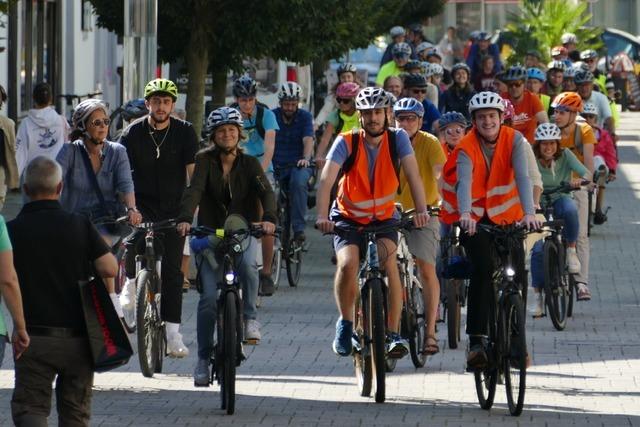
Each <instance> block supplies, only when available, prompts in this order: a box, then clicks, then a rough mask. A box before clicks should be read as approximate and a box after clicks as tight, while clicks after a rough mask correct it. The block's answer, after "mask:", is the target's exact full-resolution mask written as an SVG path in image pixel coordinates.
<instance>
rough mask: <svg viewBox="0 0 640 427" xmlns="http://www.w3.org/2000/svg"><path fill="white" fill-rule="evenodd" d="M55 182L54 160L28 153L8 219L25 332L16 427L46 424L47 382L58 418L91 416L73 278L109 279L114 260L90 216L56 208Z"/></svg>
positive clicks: (87, 353) (58, 182) (88, 360)
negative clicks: (21, 197) (21, 195)
mask: <svg viewBox="0 0 640 427" xmlns="http://www.w3.org/2000/svg"><path fill="white" fill-rule="evenodd" d="M62 186H63V184H62V168H61V167H60V165H59V164H58V163H57V162H56V161H55V160H52V159H50V158H48V157H45V156H38V157H36V158H34V159H33V160H32V161H31V162H30V163H29V164H28V165H27V167H26V168H25V171H24V184H23V190H24V191H25V192H26V193H27V195H28V196H29V199H30V202H28V203H26V204H25V205H24V206H23V207H22V210H21V211H20V213H19V214H18V216H17V218H16V219H14V220H13V221H10V222H9V223H8V224H7V225H8V229H9V236H10V238H11V242H12V243H13V251H14V252H13V253H14V264H15V268H16V271H17V274H18V279H19V282H20V290H21V292H22V298H23V306H24V317H25V320H26V330H27V332H28V333H29V336H30V337H31V343H30V345H29V347H28V348H27V350H26V351H25V352H24V353H23V354H22V357H20V358H19V359H18V360H16V363H15V388H14V390H13V397H12V398H11V414H12V416H13V422H14V423H15V424H16V425H17V426H36V425H37V426H46V425H47V417H48V416H49V413H50V412H51V393H52V383H53V381H54V380H55V388H56V404H57V409H58V424H59V425H61V426H88V425H89V421H90V418H91V387H92V386H93V357H92V354H91V347H90V345H89V338H88V334H87V328H86V324H85V320H84V313H83V309H82V302H81V299H80V288H79V286H78V282H79V281H81V280H87V279H88V278H89V277H90V276H92V275H93V274H94V271H95V273H96V274H97V275H98V276H100V277H102V278H109V277H115V275H116V272H117V271H118V265H117V262H116V259H115V257H114V256H113V254H112V253H111V252H110V250H109V246H107V244H106V243H105V242H104V240H103V239H102V237H101V236H100V234H99V233H98V230H96V229H95V227H94V226H93V225H92V224H91V222H90V221H89V219H88V218H86V217H85V216H83V215H78V214H74V213H70V212H67V211H65V210H63V209H62V206H61V205H60V202H59V198H60V193H61V191H62ZM61 249H64V250H61ZM34 267H35V268H34Z"/></svg>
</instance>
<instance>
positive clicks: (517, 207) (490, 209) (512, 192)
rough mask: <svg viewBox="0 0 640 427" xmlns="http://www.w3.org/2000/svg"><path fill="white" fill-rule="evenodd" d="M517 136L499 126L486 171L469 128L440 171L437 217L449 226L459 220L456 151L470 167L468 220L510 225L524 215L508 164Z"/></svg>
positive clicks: (473, 135)
mask: <svg viewBox="0 0 640 427" xmlns="http://www.w3.org/2000/svg"><path fill="white" fill-rule="evenodd" d="M518 137H521V135H519V134H517V133H516V131H515V130H513V129H512V128H509V127H506V126H502V128H501V130H500V135H499V136H498V142H497V143H496V148H495V153H494V154H493V160H492V161H491V168H490V169H489V170H488V171H487V165H486V161H485V158H484V154H483V153H482V148H481V147H480V144H481V142H480V141H479V140H478V139H477V137H476V130H475V129H473V131H472V132H469V133H468V134H467V135H466V136H465V137H464V138H463V139H462V141H460V144H458V146H457V147H456V149H455V150H454V151H453V154H452V155H451V156H449V159H448V160H447V163H445V165H444V168H443V188H442V198H443V202H442V208H443V212H441V215H440V219H441V220H442V222H444V223H446V224H451V223H453V222H455V221H458V220H459V219H460V213H459V212H458V198H457V195H456V183H457V173H456V163H457V161H458V154H459V152H460V151H464V153H465V154H466V155H467V156H468V157H469V159H470V160H471V162H472V164H473V173H472V176H471V217H472V218H473V219H475V220H476V221H479V220H480V219H481V218H483V217H484V216H487V217H488V218H489V219H490V220H491V221H492V222H493V223H495V224H513V223H514V222H516V221H519V220H520V219H521V218H522V217H523V216H524V211H523V209H522V205H521V204H520V197H519V195H518V187H517V185H516V179H515V172H514V170H513V167H512V165H511V153H512V152H513V142H514V140H515V138H518Z"/></svg>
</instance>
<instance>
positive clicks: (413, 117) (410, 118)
mask: <svg viewBox="0 0 640 427" xmlns="http://www.w3.org/2000/svg"><path fill="white" fill-rule="evenodd" d="M416 120H418V116H416V115H413V114H408V115H405V116H396V121H397V122H398V123H402V122H409V123H413V122H415V121H416Z"/></svg>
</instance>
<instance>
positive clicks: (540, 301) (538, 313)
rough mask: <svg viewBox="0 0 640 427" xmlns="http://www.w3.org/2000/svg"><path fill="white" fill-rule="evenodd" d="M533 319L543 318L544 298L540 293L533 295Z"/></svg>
mask: <svg viewBox="0 0 640 427" xmlns="http://www.w3.org/2000/svg"><path fill="white" fill-rule="evenodd" d="M533 301H534V307H533V318H534V319H536V318H538V317H544V298H543V297H542V292H540V293H538V292H536V293H535V294H534V299H533Z"/></svg>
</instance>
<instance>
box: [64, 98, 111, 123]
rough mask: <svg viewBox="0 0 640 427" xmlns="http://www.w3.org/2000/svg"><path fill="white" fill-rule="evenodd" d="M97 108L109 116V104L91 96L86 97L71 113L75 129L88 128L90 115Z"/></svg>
mask: <svg viewBox="0 0 640 427" xmlns="http://www.w3.org/2000/svg"><path fill="white" fill-rule="evenodd" d="M96 110H102V111H103V112H104V114H105V115H106V116H107V117H109V111H108V110H107V106H106V105H105V104H104V103H103V102H102V101H101V100H99V99H95V98H90V99H85V100H84V101H82V102H81V103H79V104H78V105H76V108H74V109H73V113H72V115H71V123H72V124H73V127H74V128H75V129H79V130H86V129H87V128H86V123H87V120H88V119H89V116H91V114H93V112H94V111H96Z"/></svg>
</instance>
